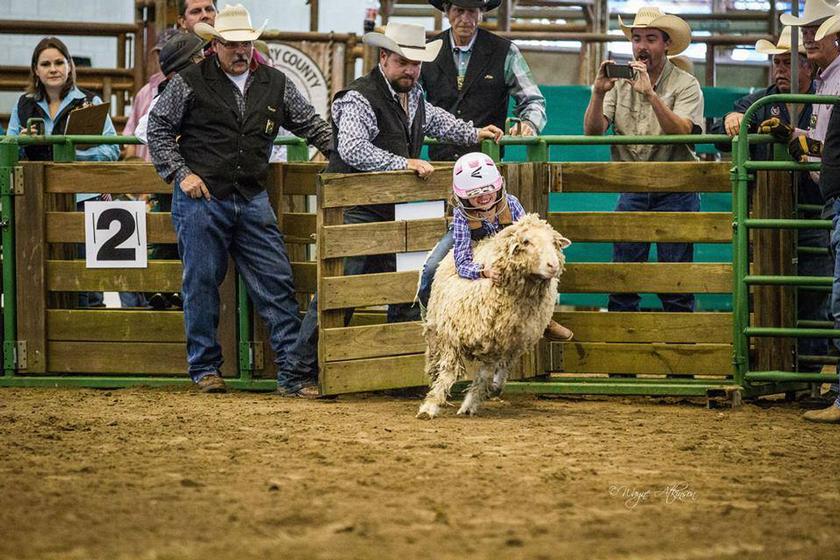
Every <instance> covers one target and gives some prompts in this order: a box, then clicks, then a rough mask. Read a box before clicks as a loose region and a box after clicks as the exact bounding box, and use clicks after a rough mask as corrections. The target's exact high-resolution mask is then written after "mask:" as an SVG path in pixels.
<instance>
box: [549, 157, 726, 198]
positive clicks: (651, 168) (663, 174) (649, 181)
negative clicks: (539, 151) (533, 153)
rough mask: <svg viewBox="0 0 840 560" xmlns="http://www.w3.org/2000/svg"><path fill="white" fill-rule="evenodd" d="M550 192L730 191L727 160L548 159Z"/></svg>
mask: <svg viewBox="0 0 840 560" xmlns="http://www.w3.org/2000/svg"><path fill="white" fill-rule="evenodd" d="M545 165H546V166H547V168H548V170H547V176H548V179H547V181H548V188H549V191H550V192H590V193H596V192H602V193H604V192H615V193H617V192H660V193H662V192H730V191H731V189H732V185H731V183H730V181H729V170H730V167H731V164H730V163H726V162H714V163H712V162H708V163H698V162H688V161H685V162H682V161H681V162H670V161H669V162H663V161H651V162H618V161H611V162H593V163H589V162H587V163H547V164H545Z"/></svg>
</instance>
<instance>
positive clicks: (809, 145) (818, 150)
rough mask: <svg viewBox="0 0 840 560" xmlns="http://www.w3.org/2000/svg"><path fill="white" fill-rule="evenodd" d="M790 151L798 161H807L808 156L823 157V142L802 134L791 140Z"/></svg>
mask: <svg viewBox="0 0 840 560" xmlns="http://www.w3.org/2000/svg"><path fill="white" fill-rule="evenodd" d="M788 153H789V154H790V157H792V158H793V159H794V160H796V161H806V160H807V159H806V158H807V156H812V157H818V158H819V157H822V142H820V141H819V140H812V139H810V138H808V137H807V136H805V135H804V134H802V135H800V136H797V137H795V138H794V139H793V140H791V141H790V143H789V144H788Z"/></svg>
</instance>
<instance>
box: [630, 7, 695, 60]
mask: <svg viewBox="0 0 840 560" xmlns="http://www.w3.org/2000/svg"><path fill="white" fill-rule="evenodd" d="M618 25H619V26H620V27H621V30H622V31H623V32H624V35H625V37H627V38H628V39H630V40H632V39H633V29H636V28H645V27H652V28H654V29H659V30H660V31H664V32H665V33H667V34H668V36H669V37H670V38H671V47H670V48H669V49H668V54H669V55H671V56H673V55H678V54H680V53H681V52H683V51H684V50H685V49H687V48H688V45H689V44H691V27H689V25H688V23H686V22H685V20H684V19H682V18H678V17H677V16H672V15H671V14H666V13H663V12H662V11H661V10H660V9H659V8H639V11H638V12H636V18H635V19H634V20H633V23H632V24H631V25H624V22H623V21H621V16H618Z"/></svg>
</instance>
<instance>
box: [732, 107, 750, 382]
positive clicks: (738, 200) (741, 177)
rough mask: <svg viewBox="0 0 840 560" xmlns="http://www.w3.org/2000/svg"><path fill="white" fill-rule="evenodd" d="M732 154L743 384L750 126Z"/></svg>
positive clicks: (738, 363)
mask: <svg viewBox="0 0 840 560" xmlns="http://www.w3.org/2000/svg"><path fill="white" fill-rule="evenodd" d="M747 122H749V121H747ZM732 153H733V154H734V155H735V167H734V168H733V172H732V210H733V217H734V223H733V225H732V226H733V230H732V259H733V261H732V274H733V279H732V281H733V290H732V312H733V317H732V325H733V330H734V332H733V338H732V341H733V353H734V356H733V365H734V366H735V376H734V377H735V383H736V384H737V385H740V386H742V387H743V386H744V383H745V374H746V372H747V371H748V370H749V346H748V344H749V341H748V340H747V337H746V335H745V334H744V329H745V328H746V327H747V326H748V325H749V292H748V289H747V285H746V284H745V283H744V276H746V271H747V267H748V263H747V261H748V259H749V248H748V245H749V237H748V236H749V233H748V231H747V227H746V225H745V224H744V221H745V220H746V219H747V214H748V211H747V206H748V204H749V202H748V196H747V189H748V188H749V175H748V173H747V170H746V169H745V168H744V161H746V160H747V159H748V157H749V143H748V141H747V132H746V126H742V127H741V134H740V135H739V136H738V137H736V138H733V140H732Z"/></svg>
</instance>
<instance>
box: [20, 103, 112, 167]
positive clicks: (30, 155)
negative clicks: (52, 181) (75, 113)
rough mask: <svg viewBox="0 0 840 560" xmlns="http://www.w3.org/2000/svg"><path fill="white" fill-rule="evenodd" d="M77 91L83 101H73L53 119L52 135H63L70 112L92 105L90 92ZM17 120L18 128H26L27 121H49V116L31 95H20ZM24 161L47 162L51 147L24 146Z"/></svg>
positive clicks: (50, 156)
mask: <svg viewBox="0 0 840 560" xmlns="http://www.w3.org/2000/svg"><path fill="white" fill-rule="evenodd" d="M79 91H81V92H82V93H84V94H85V97H84V99H82V98H79V99H74V100H73V101H71V102H70V103H69V104H68V105H67V106H66V107H65V108H64V109H62V110H61V111H60V112H59V113H58V114H57V115H56V116H55V119H53V123H54V124H53V129H52V134H55V135H59V134H64V131H65V130H66V129H67V116H68V115H69V114H70V111H72V110H73V109H76V108H78V107H82V106H83V105H85V104H86V103H87V104H90V103H93V98H94V96H95V94H94V93H93V92H92V91H87V90H85V89H82V88H79ZM17 111H18V120H19V121H20V127H21V128H24V127H25V126H26V121H28V120H29V119H33V118H36V119H44V120H45V121H46V120H47V119H49V115H48V114H47V113H46V112H45V111H44V110H43V109H42V108H41V107H40V106H39V105H38V102H37V101H36V100H35V98H34V97H32V96H31V95H28V94H27V95H21V96H20V98H19V99H18V104H17ZM23 152H24V154H26V159H28V160H29V161H49V160H51V159H52V146H26V147H25V148H23Z"/></svg>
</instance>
